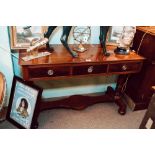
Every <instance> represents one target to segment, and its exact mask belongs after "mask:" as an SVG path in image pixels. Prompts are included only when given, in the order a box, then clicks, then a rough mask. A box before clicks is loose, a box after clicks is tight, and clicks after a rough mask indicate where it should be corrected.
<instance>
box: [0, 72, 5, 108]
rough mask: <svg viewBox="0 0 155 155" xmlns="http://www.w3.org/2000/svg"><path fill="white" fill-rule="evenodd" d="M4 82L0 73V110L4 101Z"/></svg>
mask: <svg viewBox="0 0 155 155" xmlns="http://www.w3.org/2000/svg"><path fill="white" fill-rule="evenodd" d="M5 85H6V81H5V78H4V75H3V74H2V73H1V72H0V109H1V106H2V103H3V100H4V95H5Z"/></svg>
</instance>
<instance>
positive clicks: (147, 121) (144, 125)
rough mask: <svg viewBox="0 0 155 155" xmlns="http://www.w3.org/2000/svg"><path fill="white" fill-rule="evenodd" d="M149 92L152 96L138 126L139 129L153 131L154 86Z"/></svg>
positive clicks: (154, 116)
mask: <svg viewBox="0 0 155 155" xmlns="http://www.w3.org/2000/svg"><path fill="white" fill-rule="evenodd" d="M150 91H152V93H153V96H152V98H151V101H150V103H149V107H148V110H147V111H146V113H145V115H144V118H143V120H142V122H141V124H140V127H139V128H140V129H155V86H153V87H152V89H151V90H150Z"/></svg>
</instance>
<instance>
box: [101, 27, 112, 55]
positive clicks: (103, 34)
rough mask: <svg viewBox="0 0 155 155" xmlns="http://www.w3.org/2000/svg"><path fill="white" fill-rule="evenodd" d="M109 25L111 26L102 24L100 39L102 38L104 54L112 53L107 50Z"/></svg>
mask: <svg viewBox="0 0 155 155" xmlns="http://www.w3.org/2000/svg"><path fill="white" fill-rule="evenodd" d="M109 27H110V26H100V36H99V39H100V44H101V47H102V48H103V54H104V56H110V54H109V53H108V52H107V49H106V38H107V33H108V31H109Z"/></svg>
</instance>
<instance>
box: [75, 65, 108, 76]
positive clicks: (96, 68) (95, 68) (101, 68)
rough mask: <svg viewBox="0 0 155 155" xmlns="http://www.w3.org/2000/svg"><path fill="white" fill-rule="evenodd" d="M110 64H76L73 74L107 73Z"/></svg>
mask: <svg viewBox="0 0 155 155" xmlns="http://www.w3.org/2000/svg"><path fill="white" fill-rule="evenodd" d="M107 66H108V65H85V66H74V67H73V75H87V74H99V73H106V72H107Z"/></svg>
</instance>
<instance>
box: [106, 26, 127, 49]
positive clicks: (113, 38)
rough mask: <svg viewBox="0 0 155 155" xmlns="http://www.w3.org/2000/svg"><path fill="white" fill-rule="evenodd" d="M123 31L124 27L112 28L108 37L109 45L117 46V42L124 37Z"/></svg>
mask: <svg viewBox="0 0 155 155" xmlns="http://www.w3.org/2000/svg"><path fill="white" fill-rule="evenodd" d="M123 30H124V26H111V27H110V30H109V33H108V35H107V45H115V46H117V41H118V40H119V38H120V36H121V35H122V32H123Z"/></svg>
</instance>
